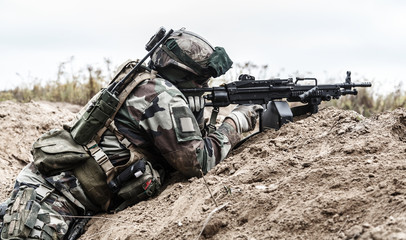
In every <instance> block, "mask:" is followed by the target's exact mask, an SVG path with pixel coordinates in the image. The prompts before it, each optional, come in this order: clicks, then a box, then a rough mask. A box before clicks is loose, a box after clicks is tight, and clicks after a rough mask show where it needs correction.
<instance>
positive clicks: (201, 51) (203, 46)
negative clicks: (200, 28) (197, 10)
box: [151, 28, 232, 83]
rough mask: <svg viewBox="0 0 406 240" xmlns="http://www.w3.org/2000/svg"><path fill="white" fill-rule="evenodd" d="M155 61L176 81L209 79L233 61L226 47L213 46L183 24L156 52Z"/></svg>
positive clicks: (202, 80)
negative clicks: (187, 29) (186, 28)
mask: <svg viewBox="0 0 406 240" xmlns="http://www.w3.org/2000/svg"><path fill="white" fill-rule="evenodd" d="M151 65H152V67H153V68H154V69H156V70H157V71H158V72H159V73H160V74H162V75H163V76H164V77H165V78H167V79H168V80H170V81H173V82H174V83H178V82H182V81H188V80H195V81H198V82H205V81H207V80H208V79H209V78H210V77H217V76H220V75H222V74H224V73H225V72H226V71H227V70H228V69H229V68H230V67H231V65H232V61H231V59H230V58H229V57H228V55H227V53H226V52H225V50H224V49H223V48H220V47H215V48H213V47H212V46H211V45H210V43H209V42H208V41H206V40H205V39H204V38H202V37H201V36H199V35H197V34H195V33H193V32H189V31H186V30H185V29H184V28H182V29H180V30H178V31H175V32H174V33H172V35H171V36H170V37H169V38H168V40H167V41H166V42H165V43H164V44H163V45H162V46H161V47H159V48H158V49H157V50H156V51H155V52H154V54H153V55H152V57H151Z"/></svg>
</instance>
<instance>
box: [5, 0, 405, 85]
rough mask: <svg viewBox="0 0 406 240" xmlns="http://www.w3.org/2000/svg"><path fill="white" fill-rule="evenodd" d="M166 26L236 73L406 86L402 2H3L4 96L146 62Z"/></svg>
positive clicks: (49, 0)
mask: <svg viewBox="0 0 406 240" xmlns="http://www.w3.org/2000/svg"><path fill="white" fill-rule="evenodd" d="M160 26H164V27H166V28H167V29H170V28H173V29H179V28H181V27H186V29H188V30H190V31H194V32H196V33H198V34H200V35H202V36H203V37H205V38H206V39H207V40H208V41H209V42H211V43H212V45H215V46H222V47H224V48H225V49H226V50H227V52H228V53H229V55H230V57H231V58H232V59H233V61H234V62H235V63H244V62H247V61H251V62H253V63H255V64H259V65H265V64H267V65H268V66H269V76H275V75H277V74H278V73H280V74H281V77H288V76H291V75H292V73H294V72H296V71H298V72H300V73H304V74H308V76H310V75H312V76H314V77H317V78H318V79H319V81H320V82H323V79H326V78H336V79H338V80H340V81H341V80H344V77H345V72H346V71H347V70H351V71H352V72H353V80H359V81H361V80H362V81H363V80H364V78H366V79H368V80H374V81H375V82H377V83H378V84H377V85H380V86H381V87H384V88H385V87H386V88H387V87H388V86H395V85H397V84H398V83H399V82H401V81H402V80H403V79H405V77H404V74H405V67H406V44H405V43H406V1H402V0H382V1H377V0H357V1H354V0H340V1H336V0H335V1H328V0H310V1H309V0H306V1H303V0H295V1H289V0H262V1H260V0H250V1H239V0H233V1H220V0H217V1H214V0H204V1H192V0H189V1H186V0H172V1H161V0H155V1H154V0H151V1H135V0H114V1H111V0H110V1H104V0H97V1H96V0H86V1H83V0H69V1H58V0H35V1H34V0H0V89H6V88H11V87H15V86H17V85H19V84H21V83H23V82H24V81H26V82H28V81H32V80H33V79H38V80H41V81H46V80H51V79H55V78H56V75H57V70H58V65H59V64H60V63H61V62H63V61H67V60H68V59H70V58H71V57H72V56H74V62H73V65H72V66H71V67H72V69H73V71H77V70H79V69H80V68H84V67H85V66H86V65H88V64H90V65H94V66H98V65H100V66H102V65H104V59H105V58H109V59H110V60H111V61H112V63H113V66H117V65H119V64H120V63H121V62H123V61H125V60H127V59H129V58H133V59H136V58H142V57H143V56H144V55H145V54H146V51H145V50H144V46H145V43H146V42H147V41H148V40H149V38H150V37H151V35H152V34H153V33H155V32H156V31H157V29H158V28H159V27H160Z"/></svg>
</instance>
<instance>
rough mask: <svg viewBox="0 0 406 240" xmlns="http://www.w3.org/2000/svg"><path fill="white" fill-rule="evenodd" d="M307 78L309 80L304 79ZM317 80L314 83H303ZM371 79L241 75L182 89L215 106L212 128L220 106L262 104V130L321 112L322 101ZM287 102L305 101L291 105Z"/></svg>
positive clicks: (354, 92)
mask: <svg viewBox="0 0 406 240" xmlns="http://www.w3.org/2000/svg"><path fill="white" fill-rule="evenodd" d="M305 81H306V82H305ZM309 82H314V83H313V84H304V83H309ZM371 86H372V85H371V83H370V82H363V83H352V82H351V72H350V71H348V72H347V77H346V79H345V82H344V83H337V84H322V85H321V84H320V85H319V84H318V82H317V79H316V78H296V80H295V81H294V80H293V78H287V79H279V78H277V79H270V80H255V78H254V77H253V76H250V75H240V77H239V81H235V82H231V83H228V84H224V85H223V86H220V87H211V88H193V89H181V91H182V92H183V93H184V94H185V96H196V95H198V96H201V95H202V94H205V95H204V98H205V100H206V106H212V107H213V113H212V116H211V119H210V123H209V126H208V127H209V129H213V128H214V123H215V119H216V118H217V114H218V112H219V108H220V107H225V106H228V105H230V104H260V105H263V106H264V107H265V111H263V112H262V113H261V114H260V118H259V131H260V132H262V131H263V130H264V129H266V128H273V129H279V128H280V127H281V126H282V125H283V124H285V123H288V122H293V117H294V116H300V115H304V114H307V113H310V114H313V113H317V112H318V107H319V105H320V103H321V102H322V101H330V100H331V99H339V98H340V97H341V96H344V95H357V94H358V91H357V89H355V88H356V87H371ZM288 102H300V103H304V105H301V106H297V107H292V108H291V107H290V106H289V104H288Z"/></svg>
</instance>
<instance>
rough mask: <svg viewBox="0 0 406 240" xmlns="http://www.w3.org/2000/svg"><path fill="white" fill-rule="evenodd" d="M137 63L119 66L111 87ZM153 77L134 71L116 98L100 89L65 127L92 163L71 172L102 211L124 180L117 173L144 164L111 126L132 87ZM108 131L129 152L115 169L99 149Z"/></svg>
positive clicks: (147, 72) (130, 62)
mask: <svg viewBox="0 0 406 240" xmlns="http://www.w3.org/2000/svg"><path fill="white" fill-rule="evenodd" d="M136 64H137V62H134V61H127V62H125V63H124V64H122V66H121V67H120V68H119V71H118V73H117V74H116V76H115V77H114V78H113V80H112V83H111V84H110V86H112V85H113V86H114V84H115V83H117V81H119V80H120V79H122V78H123V77H125V76H127V75H128V73H129V72H130V71H131V70H132V69H134V66H135V65H136ZM141 69H142V68H141ZM155 77H156V74H155V72H154V71H145V70H141V71H138V72H136V73H135V74H134V77H132V78H131V79H129V83H128V84H126V85H125V87H124V88H123V89H122V90H120V93H119V94H117V97H116V96H115V95H112V94H111V93H110V91H109V89H103V90H101V91H100V92H99V93H98V94H96V96H95V97H94V98H93V99H92V100H91V101H89V103H88V104H87V105H86V106H85V107H84V108H83V109H82V110H81V111H80V112H79V113H78V114H77V116H76V117H75V119H74V121H73V123H72V124H71V126H70V127H68V128H67V129H69V131H70V135H71V137H72V139H73V140H74V141H75V142H76V143H78V144H79V145H81V146H83V148H84V149H85V150H86V151H87V152H88V153H89V154H90V155H91V156H92V159H91V160H87V161H86V162H85V163H83V164H80V165H79V166H77V167H76V168H74V169H73V172H74V174H75V176H76V177H77V178H78V180H79V182H80V183H81V185H82V188H83V189H84V191H85V192H86V193H87V195H88V196H89V198H90V199H91V200H92V201H93V202H95V203H96V204H97V205H99V206H101V208H102V209H103V210H107V208H108V206H109V205H110V200H111V198H112V194H113V193H116V192H118V191H119V190H120V189H119V188H120V187H119V186H117V182H119V183H120V179H122V178H123V177H122V176H121V177H120V174H121V173H122V172H128V169H132V168H134V166H139V162H145V161H144V160H143V158H144V155H143V153H142V152H141V150H140V149H138V148H137V147H136V146H135V145H134V144H132V143H131V142H130V141H129V140H128V139H127V138H126V137H125V136H124V135H123V134H122V133H120V131H118V129H117V127H116V125H115V123H114V117H115V116H116V114H117V112H118V111H119V109H120V107H121V106H122V105H123V104H124V102H125V100H126V99H127V97H128V95H129V94H130V93H131V92H132V91H133V90H134V88H136V87H137V86H138V85H139V84H140V83H142V82H143V81H144V80H147V79H154V78H155ZM107 130H109V131H110V132H112V133H113V134H114V135H115V137H116V138H117V140H118V142H120V143H121V145H123V146H124V147H125V148H126V149H128V150H129V152H130V157H129V159H128V161H127V162H126V163H125V164H121V165H117V166H114V165H113V164H112V162H111V161H110V159H109V157H108V156H107V154H106V153H105V152H104V151H103V149H102V148H101V147H100V146H99V143H100V140H101V138H102V136H103V134H104V133H105V132H106V131H107ZM93 159H94V161H93ZM149 167H151V166H149ZM143 168H144V169H143V172H145V168H146V167H145V163H144V165H143ZM151 168H152V167H151ZM151 171H152V170H151ZM131 174H133V175H134V174H135V176H136V177H137V175H136V172H134V173H132V172H131Z"/></svg>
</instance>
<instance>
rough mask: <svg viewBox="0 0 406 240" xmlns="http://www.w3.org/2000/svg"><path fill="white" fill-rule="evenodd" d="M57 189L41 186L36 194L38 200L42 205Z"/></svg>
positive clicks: (36, 190)
mask: <svg viewBox="0 0 406 240" xmlns="http://www.w3.org/2000/svg"><path fill="white" fill-rule="evenodd" d="M54 190H55V189H54V188H52V187H48V186H46V185H44V184H41V185H39V187H37V189H35V192H36V193H37V195H36V199H37V200H38V201H39V202H40V203H41V202H42V201H44V200H45V199H46V198H47V197H48V196H49V195H50V194H51V193H52V192H53V191H54Z"/></svg>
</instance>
